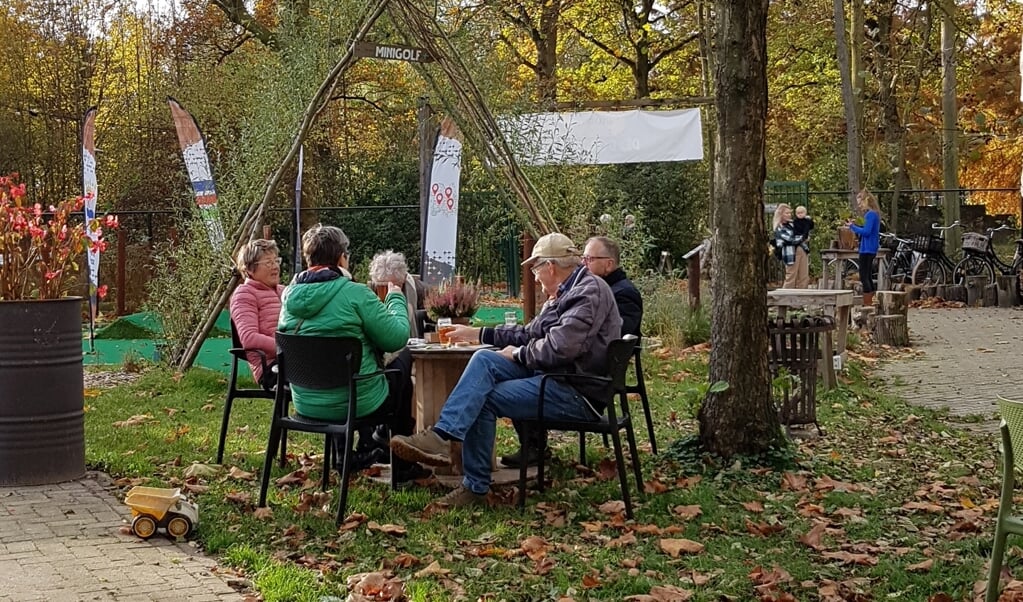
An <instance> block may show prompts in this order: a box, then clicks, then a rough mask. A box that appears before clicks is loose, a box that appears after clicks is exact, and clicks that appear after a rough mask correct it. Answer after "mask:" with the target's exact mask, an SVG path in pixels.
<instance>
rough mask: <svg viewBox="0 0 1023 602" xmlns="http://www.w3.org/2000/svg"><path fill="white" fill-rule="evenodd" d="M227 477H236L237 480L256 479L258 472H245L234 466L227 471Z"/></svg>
mask: <svg viewBox="0 0 1023 602" xmlns="http://www.w3.org/2000/svg"><path fill="white" fill-rule="evenodd" d="M227 478H229V479H235V480H236V481H255V480H256V474H255V473H252V472H245V471H244V470H242V469H241V468H238V467H237V466H232V467H231V470H229V471H228V473H227Z"/></svg>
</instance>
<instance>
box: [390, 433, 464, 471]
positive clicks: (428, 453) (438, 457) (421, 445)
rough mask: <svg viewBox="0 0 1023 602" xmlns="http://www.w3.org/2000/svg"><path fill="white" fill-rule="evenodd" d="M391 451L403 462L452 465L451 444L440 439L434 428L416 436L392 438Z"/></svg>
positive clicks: (396, 436)
mask: <svg viewBox="0 0 1023 602" xmlns="http://www.w3.org/2000/svg"><path fill="white" fill-rule="evenodd" d="M391 451H393V452H394V455H396V456H398V457H399V458H401V459H402V460H408V461H409V462H422V463H423V464H427V465H429V466H447V465H449V464H451V444H450V443H449V442H447V441H445V440H443V439H441V438H440V435H438V434H437V433H435V432H434V431H433V429H432V428H428V429H426V430H425V431H419V432H418V433H416V434H415V435H395V436H393V437H391Z"/></svg>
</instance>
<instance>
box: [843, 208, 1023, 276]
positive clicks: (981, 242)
mask: <svg viewBox="0 0 1023 602" xmlns="http://www.w3.org/2000/svg"><path fill="white" fill-rule="evenodd" d="M962 227H963V226H962V224H960V223H959V222H958V221H957V222H953V223H952V224H951V225H949V226H941V225H939V224H932V225H931V229H932V230H933V231H934V232H935V233H934V234H931V235H928V236H914V237H912V238H900V237H899V236H897V235H895V234H892V233H884V232H882V233H881V246H882V247H885V248H887V249H888V255H887V261H886V262H885V263H886V265H885V268H884V269H885V272H884V276H885V280H886V281H887V283H888V284H889V286H892V287H896V286H899V285H901V286H905V285H910V284H912V285H917V286H940V285H948V284H964V283H966V281H967V279H969V278H970V277H983V278H984V280H985V281H983V282H981V284H982V285H987V284H994V283H995V276H996V275H999V274H1000V275H1006V276H1009V275H1014V274H1019V272H1020V269H1021V268H1023V238H1017V239H1016V240H1015V243H1014V250H1013V255H1012V257H1011V258H1010V259H1003V258H1002V257H1000V256H999V255H998V253H997V251H996V250H995V248H994V244H993V240H994V238H995V234H996V233H998V232H1001V231H1006V230H1008V231H1013V232H1015V231H1016V229H1015V228H1011V227H1010V226H1006V225H1002V226H999V227H997V228H988V229H987V230H986V232H985V233H984V234H980V233H977V232H964V233H963V235H962V237H963V242H962V254H961V255H960V256H958V257H950V256H949V255H948V254H947V253H946V247H945V242H946V233H947V232H948V231H949V230H952V229H954V228H962ZM835 262H842V263H841V266H840V269H841V271H842V274H843V276H845V277H847V278H848V277H852V279H855V276H854V275H855V274H856V273H857V270H858V267H857V265H856V262H855V261H854V260H851V259H836V260H833V261H832V262H831V263H829V264H828V268H829V269H832V270H833V269H834V268H835V267H836V266H834V265H832V264H834V263H835Z"/></svg>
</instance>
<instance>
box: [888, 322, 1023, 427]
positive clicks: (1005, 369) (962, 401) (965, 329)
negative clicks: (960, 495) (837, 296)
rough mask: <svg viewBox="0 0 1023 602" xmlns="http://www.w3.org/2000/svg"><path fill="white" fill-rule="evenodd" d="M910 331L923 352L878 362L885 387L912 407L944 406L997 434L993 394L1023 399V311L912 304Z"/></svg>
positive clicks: (965, 423) (970, 423)
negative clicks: (915, 305)
mask: <svg viewBox="0 0 1023 602" xmlns="http://www.w3.org/2000/svg"><path fill="white" fill-rule="evenodd" d="M909 330H910V341H911V342H912V344H913V347H914V349H918V350H922V351H923V353H922V354H921V355H920V356H919V357H917V358H915V359H910V360H896V361H891V362H886V363H885V364H884V365H882V366H881V368H880V370H879V374H880V375H881V376H882V377H883V378H884V379H885V381H886V383H887V384H888V390H889V391H891V392H892V393H895V394H897V395H899V396H900V397H902V398H904V399H905V400H906V401H907V402H908V403H911V404H914V405H919V406H925V407H928V408H933V409H941V408H948V410H949V415H950V417H951V418H953V419H957V418H958V419H960V420H961V422H962V424H963V426H969V427H971V428H974V429H977V430H980V431H984V432H991V433H993V432H995V431H996V430H997V427H998V420H997V418H996V416H997V410H998V408H997V405H996V403H995V400H996V398H997V396H998V395H1003V396H1005V397H1015V398H1023V391H1021V390H1020V385H1019V381H1020V374H1021V371H1020V365H1021V364H1023V309H1020V308H1012V309H1003V308H996V307H970V308H948V309H917V308H911V309H910V310H909ZM978 417H979V418H980V419H979V421H978Z"/></svg>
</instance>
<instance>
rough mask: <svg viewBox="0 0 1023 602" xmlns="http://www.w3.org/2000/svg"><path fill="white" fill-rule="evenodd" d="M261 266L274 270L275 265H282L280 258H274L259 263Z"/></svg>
mask: <svg viewBox="0 0 1023 602" xmlns="http://www.w3.org/2000/svg"><path fill="white" fill-rule="evenodd" d="M259 265H261V266H264V267H268V268H272V267H274V266H275V265H281V258H280V257H274V258H273V259H264V260H263V261H260V262H259Z"/></svg>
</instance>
